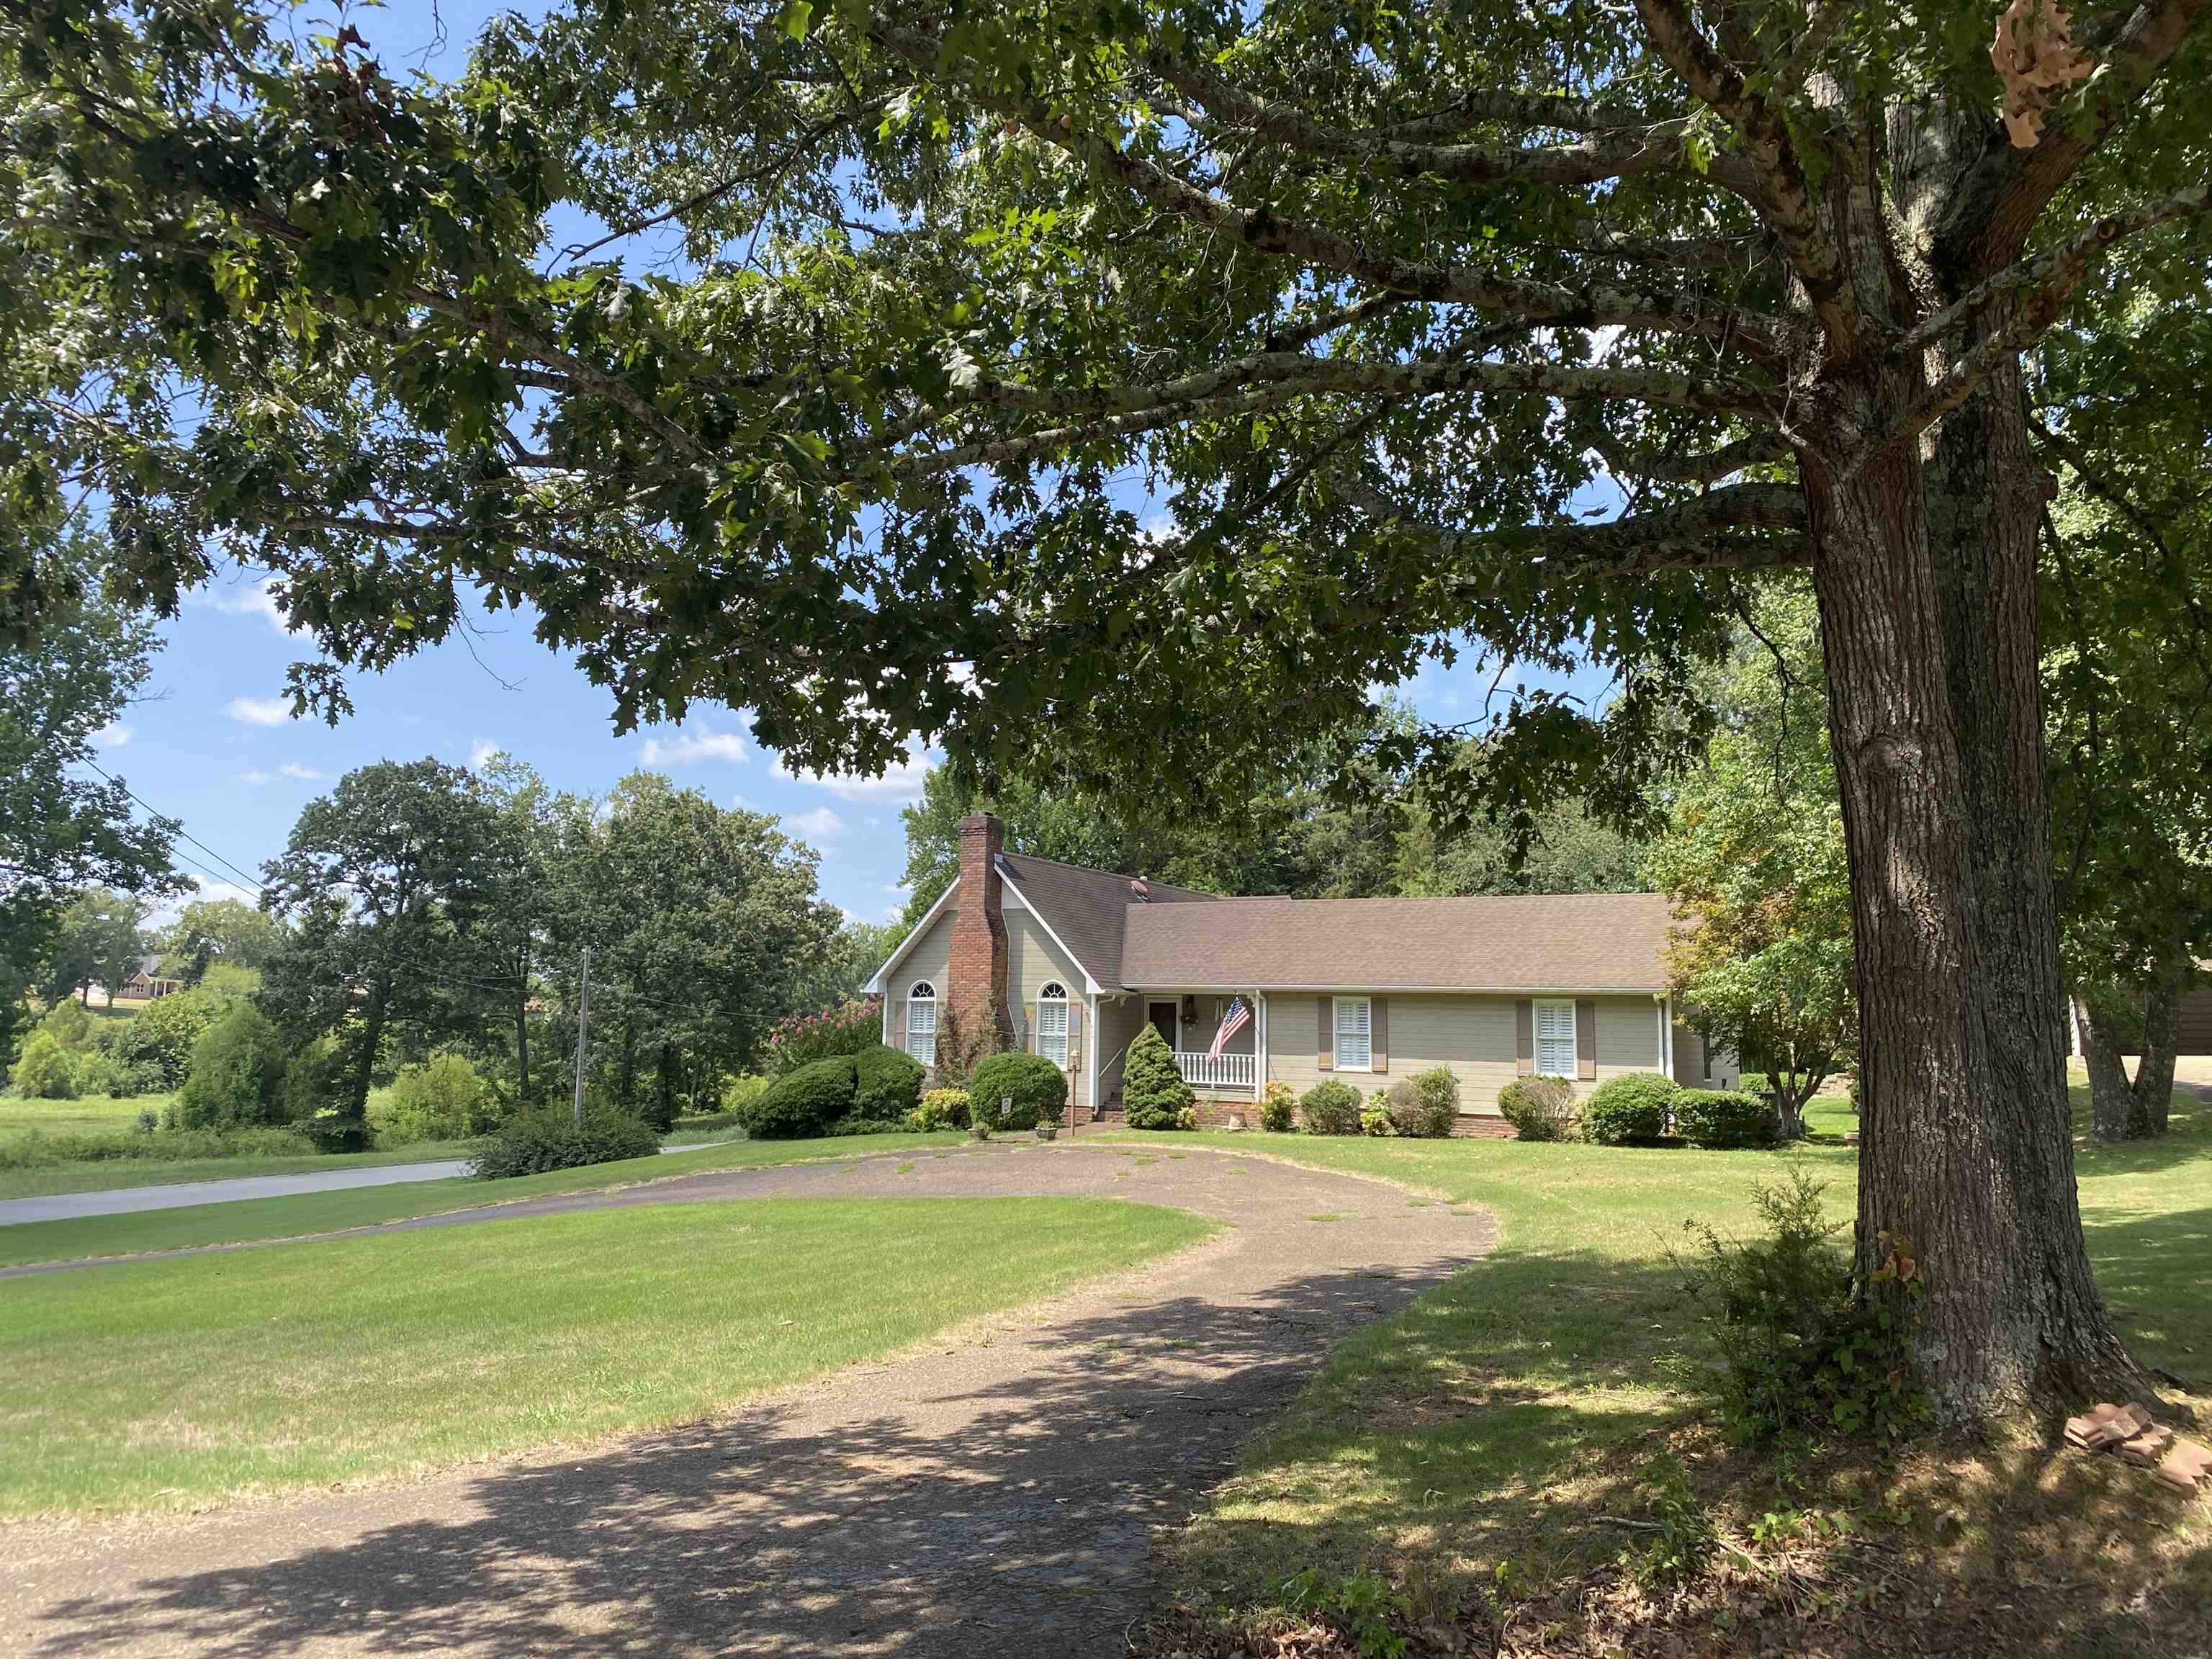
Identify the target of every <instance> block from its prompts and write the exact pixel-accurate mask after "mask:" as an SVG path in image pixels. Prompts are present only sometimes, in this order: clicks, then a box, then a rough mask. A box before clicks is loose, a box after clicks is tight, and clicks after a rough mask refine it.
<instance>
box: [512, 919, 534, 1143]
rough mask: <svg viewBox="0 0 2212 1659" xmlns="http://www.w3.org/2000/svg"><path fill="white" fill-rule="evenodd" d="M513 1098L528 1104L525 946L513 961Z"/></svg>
mask: <svg viewBox="0 0 2212 1659" xmlns="http://www.w3.org/2000/svg"><path fill="white" fill-rule="evenodd" d="M514 979H515V990H514V1097H515V1099H516V1100H517V1101H518V1102H520V1103H522V1104H525V1105H527V1104H528V1103H529V1102H530V951H529V949H528V948H527V947H525V948H524V949H522V950H521V951H517V952H516V953H515V960H514Z"/></svg>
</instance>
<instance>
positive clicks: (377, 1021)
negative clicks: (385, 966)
mask: <svg viewBox="0 0 2212 1659" xmlns="http://www.w3.org/2000/svg"><path fill="white" fill-rule="evenodd" d="M391 997H392V982H391V981H389V980H383V979H380V980H378V981H375V982H374V984H372V985H371V986H370V987H369V990H368V1011H367V1012H365V1013H364V1014H363V1015H362V1022H361V1059H360V1061H359V1062H358V1063H357V1064H356V1066H354V1068H353V1087H352V1088H350V1089H349V1090H348V1091H346V1092H347V1096H348V1103H349V1105H350V1106H351V1107H352V1109H353V1110H352V1115H353V1116H355V1117H367V1116H368V1085H369V1084H370V1082H371V1080H372V1079H373V1078H374V1073H375V1071H376V1051H377V1048H378V1047H379V1046H380V1045H381V1044H382V1042H384V1015H385V1007H386V1004H387V1003H389V1001H390V1000H391Z"/></svg>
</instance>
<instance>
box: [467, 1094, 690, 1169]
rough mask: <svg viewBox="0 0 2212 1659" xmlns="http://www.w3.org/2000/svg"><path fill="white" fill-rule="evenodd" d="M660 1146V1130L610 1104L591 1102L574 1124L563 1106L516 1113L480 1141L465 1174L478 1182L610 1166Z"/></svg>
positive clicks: (650, 1155) (647, 1154) (647, 1152)
mask: <svg viewBox="0 0 2212 1659" xmlns="http://www.w3.org/2000/svg"><path fill="white" fill-rule="evenodd" d="M659 1148H660V1132H659V1130H658V1129H655V1128H654V1127H653V1126H652V1125H651V1124H649V1123H647V1122H645V1121H642V1120H641V1119H639V1118H635V1117H632V1116H631V1115H629V1113H627V1112H618V1111H616V1110H614V1109H611V1108H610V1107H605V1106H593V1107H591V1108H589V1109H586V1111H585V1113H584V1121H583V1122H582V1123H580V1124H579V1123H578V1122H576V1121H575V1119H574V1115H573V1114H572V1113H571V1111H570V1110H569V1109H568V1108H567V1107H565V1106H562V1107H554V1108H551V1109H539V1110H536V1111H529V1112H520V1113H517V1114H516V1115H514V1116H513V1117H511V1118H509V1119H508V1120H507V1121H506V1122H505V1123H503V1124H501V1126H500V1127H499V1131H498V1133H495V1135H493V1136H492V1138H491V1139H489V1141H487V1142H485V1143H484V1146H483V1151H481V1152H478V1153H477V1157H476V1160H475V1162H474V1164H471V1167H470V1170H469V1173H470V1174H471V1175H473V1176H477V1178H478V1179H479V1180H483V1181H495V1180H498V1179H500V1178H501V1177H503V1176H526V1175H538V1174H541V1173H542V1172H544V1170H573V1169H575V1168H576V1167H577V1166H578V1165H580V1164H613V1163H617V1162H618V1161H620V1160H621V1159H623V1158H650V1157H652V1156H653V1153H654V1152H658V1151H659Z"/></svg>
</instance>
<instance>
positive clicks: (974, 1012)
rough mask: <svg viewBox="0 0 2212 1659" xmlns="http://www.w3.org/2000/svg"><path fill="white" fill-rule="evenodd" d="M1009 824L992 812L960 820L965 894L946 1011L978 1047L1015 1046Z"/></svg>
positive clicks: (959, 905)
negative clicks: (1010, 1000) (1003, 860)
mask: <svg viewBox="0 0 2212 1659" xmlns="http://www.w3.org/2000/svg"><path fill="white" fill-rule="evenodd" d="M1005 846H1006V825H1004V824H1003V823H1000V822H999V820H998V819H997V818H995V817H993V816H992V815H991V814H990V813H988V812H978V813H977V814H976V815H975V817H970V818H963V819H961V821H960V894H959V896H958V898H957V899H956V900H955V901H954V909H953V917H952V951H951V963H949V964H948V966H949V967H950V969H951V974H950V975H949V977H950V978H951V981H952V982H951V984H950V985H949V986H947V987H945V1001H946V1005H947V1012H950V1013H951V1015H952V1017H953V1018H955V1019H956V1020H957V1021H958V1022H959V1024H960V1040H961V1042H963V1044H965V1045H968V1046H969V1047H972V1048H975V1050H976V1052H978V1053H987V1052H989V1051H990V1050H991V1049H994V1048H1012V1046H1013V1041H1014V1025H1013V1017H1012V1012H1011V1011H1010V1009H1009V1008H1008V1006H1007V1003H1006V909H1005V905H1004V899H1005V888H1006V883H1005V881H1004V879H1003V878H1001V877H1000V874H999V854H1000V852H1001V851H1002V850H1003V849H1004V848H1005Z"/></svg>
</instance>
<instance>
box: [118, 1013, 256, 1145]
mask: <svg viewBox="0 0 2212 1659" xmlns="http://www.w3.org/2000/svg"><path fill="white" fill-rule="evenodd" d="M142 1018H143V1016H142ZM285 1058H286V1057H285V1053H284V1045H283V1039H282V1038H280V1037H279V1036H277V1035H276V1027H275V1026H274V1025H272V1024H270V1023H269V1017H268V1015H266V1014H264V1013H263V1012H261V1011H260V1010H259V1009H258V1008H257V1007H255V1006H253V1005H252V1003H250V1002H234V1003H232V1004H231V1005H230V1006H228V1007H227V1008H225V1009H224V1010H223V1011H222V1013H221V1014H220V1015H218V1016H217V1017H216V1019H215V1020H214V1022H213V1023H212V1024H210V1025H209V1026H208V1028H207V1030H204V1031H203V1032H201V1033H200V1038H199V1041H198V1042H195V1043H194V1044H192V1063H191V1070H190V1071H188V1072H187V1073H185V1086H184V1087H183V1088H182V1089H180V1090H179V1091H177V1097H176V1099H175V1100H174V1101H173V1102H171V1103H170V1106H169V1124H170V1127H172V1128H178V1129H214V1128H228V1127H233V1126H235V1125H239V1124H246V1123H275V1122H277V1121H280V1120H281V1119H282V1118H283V1105H284V1064H285Z"/></svg>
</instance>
